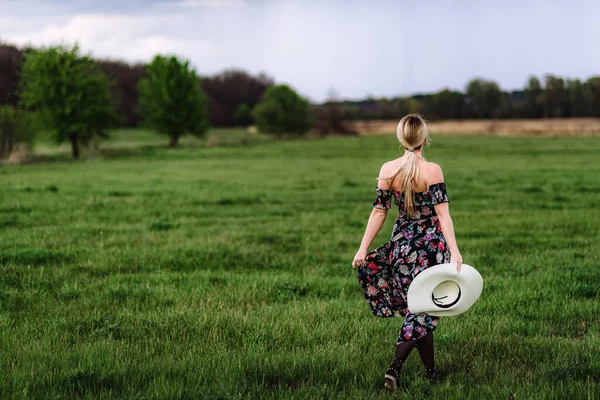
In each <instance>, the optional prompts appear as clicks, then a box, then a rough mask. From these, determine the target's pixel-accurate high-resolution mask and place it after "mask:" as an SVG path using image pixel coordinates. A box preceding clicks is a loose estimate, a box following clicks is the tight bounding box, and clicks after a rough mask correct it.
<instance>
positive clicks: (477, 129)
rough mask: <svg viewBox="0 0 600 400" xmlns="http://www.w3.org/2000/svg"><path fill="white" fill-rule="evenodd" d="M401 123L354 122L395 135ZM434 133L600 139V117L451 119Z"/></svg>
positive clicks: (363, 130) (366, 130) (434, 125)
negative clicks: (590, 137) (588, 137)
mask: <svg viewBox="0 0 600 400" xmlns="http://www.w3.org/2000/svg"><path fill="white" fill-rule="evenodd" d="M397 125H398V121H393V120H392V121H386V120H374V121H353V122H352V126H353V127H354V128H355V129H356V130H357V131H358V132H359V133H360V134H395V133H396V126H397ZM429 130H430V131H431V132H432V133H457V134H491V135H501V136H502V135H537V136H555V135H556V136H558V135H560V136H600V118H552V119H482V120H448V121H432V122H430V123H429Z"/></svg>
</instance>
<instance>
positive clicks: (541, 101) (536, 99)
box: [525, 76, 545, 118]
mask: <svg viewBox="0 0 600 400" xmlns="http://www.w3.org/2000/svg"><path fill="white" fill-rule="evenodd" d="M525 104H526V106H525V107H526V109H527V111H526V116H527V117H529V118H542V117H543V116H544V109H545V98H544V89H543V88H542V84H541V83H540V80H539V79H538V78H536V77H535V76H531V77H530V78H529V81H528V82H527V85H525Z"/></svg>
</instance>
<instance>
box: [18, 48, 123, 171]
mask: <svg viewBox="0 0 600 400" xmlns="http://www.w3.org/2000/svg"><path fill="white" fill-rule="evenodd" d="M24 57H25V61H24V63H23V67H22V72H21V74H22V78H21V79H22V80H21V84H22V89H21V99H22V101H23V104H24V105H25V106H26V107H28V108H32V109H34V110H36V111H37V112H38V113H39V116H40V119H41V121H43V123H44V125H45V126H46V127H47V128H48V129H50V130H52V131H53V133H54V139H55V140H56V142H57V143H63V142H65V141H67V140H68V141H69V142H70V143H71V152H72V155H73V158H75V159H77V158H79V146H80V145H84V146H86V145H88V144H89V143H91V141H92V140H94V139H97V138H106V137H107V136H108V135H107V133H106V129H107V128H109V127H111V126H113V125H114V124H115V122H116V116H115V104H114V101H113V97H112V95H111V92H110V88H111V82H110V80H109V79H108V78H107V77H106V75H104V74H103V73H101V72H100V71H99V70H98V69H97V67H96V64H95V63H94V62H93V61H92V59H91V58H89V57H88V56H80V55H79V48H78V46H77V45H74V46H73V47H71V48H69V47H65V46H54V47H48V48H42V49H40V50H30V51H27V52H25V54H24Z"/></svg>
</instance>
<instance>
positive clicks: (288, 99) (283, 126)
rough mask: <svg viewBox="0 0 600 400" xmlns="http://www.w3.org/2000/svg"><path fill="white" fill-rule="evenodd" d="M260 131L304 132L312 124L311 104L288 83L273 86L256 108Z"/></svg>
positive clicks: (255, 114)
mask: <svg viewBox="0 0 600 400" xmlns="http://www.w3.org/2000/svg"><path fill="white" fill-rule="evenodd" d="M253 115H254V119H255V120H256V127H257V128H258V130H259V131H261V132H265V133H274V134H286V133H289V134H304V133H306V132H308V130H309V129H310V127H311V124H312V118H311V113H310V104H309V103H308V100H306V99H304V98H303V97H301V96H300V95H298V94H297V93H296V92H295V91H294V90H293V89H292V88H290V87H289V86H287V85H276V86H271V87H270V88H268V89H267V91H266V92H265V95H264V97H263V98H262V100H261V102H260V103H259V104H258V105H257V106H256V108H255V109H254V113H253Z"/></svg>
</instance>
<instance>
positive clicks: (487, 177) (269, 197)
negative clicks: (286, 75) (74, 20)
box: [0, 131, 600, 399]
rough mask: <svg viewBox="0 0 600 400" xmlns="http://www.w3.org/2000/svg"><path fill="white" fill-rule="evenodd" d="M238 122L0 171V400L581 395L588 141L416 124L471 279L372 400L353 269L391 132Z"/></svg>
mask: <svg viewBox="0 0 600 400" xmlns="http://www.w3.org/2000/svg"><path fill="white" fill-rule="evenodd" d="M217 134H219V135H224V136H226V135H225V133H224V132H221V133H213V135H217ZM128 135H131V136H128ZM235 135H237V136H234V139H227V138H225V139H223V141H222V144H223V145H222V146H218V147H211V146H208V145H206V143H205V142H202V141H198V142H197V143H196V142H192V141H190V142H189V143H188V142H186V143H184V146H183V147H182V148H181V149H178V150H175V151H171V150H168V149H166V148H165V145H166V140H164V138H160V137H158V139H157V138H156V137H153V136H152V137H151V136H150V135H148V134H144V132H136V131H121V132H118V133H116V136H117V138H116V139H115V141H114V142H113V143H111V144H109V145H107V146H106V147H105V150H104V151H103V152H102V153H101V154H100V155H99V156H96V157H94V158H91V159H86V160H82V161H78V162H72V161H70V160H68V153H66V150H64V149H63V150H61V151H60V152H58V153H56V154H52V155H48V154H46V155H45V156H43V157H42V160H46V162H42V163H35V164H32V165H23V166H5V167H0V185H1V191H0V372H1V374H0V398H2V399H5V398H23V399H31V398H44V399H54V398H56V399H58V398H61V399H63V398H90V399H91V398H94V399H103V398H155V399H175V398H189V399H197V398H210V399H217V398H220V399H229V398H357V399H358V398H360V399H364V398H402V399H420V398H439V399H468V398H471V399H478V398H488V399H492V398H494V399H496V398H498V399H507V398H514V399H534V398H535V399H540V398H542V399H544V398H547V399H551V398H552V399H554V398H555V399H563V398H572V399H593V398H599V397H600V389H599V385H600V360H599V358H598V354H600V331H599V329H600V328H599V326H600V323H599V318H598V315H599V313H600V306H599V303H600V301H599V294H600V293H599V285H600V284H599V282H600V252H599V250H600V246H599V240H600V233H599V230H598V224H599V223H600V211H599V210H600V180H599V179H598V176H599V175H600V161H599V158H598V155H599V154H600V138H550V137H545V138H541V137H540V138H532V137H521V138H520V137H504V138H499V137H476V136H440V137H435V138H434V142H433V146H432V147H431V148H430V149H428V150H427V151H426V156H427V158H428V159H430V160H433V161H436V162H438V163H439V164H440V165H441V166H442V168H443V169H444V174H445V178H446V182H447V184H448V193H449V196H450V199H451V207H450V208H451V213H452V215H453V219H454V223H455V228H456V235H457V240H458V243H459V246H460V248H461V251H462V254H463V257H464V262H466V263H468V264H470V265H473V266H475V267H476V268H478V270H479V271H480V272H481V274H482V275H483V278H484V291H483V294H482V297H481V298H480V299H479V301H478V302H477V303H476V304H475V305H474V306H473V308H472V309H471V310H469V312H467V313H465V314H463V315H460V316H457V317H448V318H442V319H441V321H440V326H439V328H438V329H437V331H436V342H435V343H436V344H435V346H436V359H437V364H438V369H439V370H440V372H441V375H442V382H441V383H440V384H438V385H437V386H435V387H432V386H431V385H429V384H428V382H426V380H425V379H424V377H423V370H422V366H421V365H420V360H419V358H418V355H417V354H416V352H415V353H414V354H412V355H411V356H410V358H409V360H408V363H407V365H406V367H405V369H404V370H403V372H402V390H401V391H400V392H399V393H396V394H394V395H391V396H390V395H389V394H387V393H385V392H384V391H383V390H382V389H381V388H382V386H383V374H384V371H385V368H386V367H387V365H388V363H389V362H390V360H391V357H392V356H393V349H394V343H395V340H396V338H397V334H398V329H399V328H400V326H401V322H402V321H401V320H400V319H385V320H382V319H377V318H375V317H374V316H373V315H372V314H371V312H370V310H369V307H368V305H367V303H366V302H365V300H364V298H363V297H362V293H361V289H360V287H359V285H358V282H357V279H356V273H355V272H354V271H353V270H352V269H351V267H350V263H351V261H352V258H353V256H354V253H355V251H356V249H357V247H358V245H359V243H360V240H361V238H362V234H363V232H364V228H365V224H366V221H367V217H368V215H369V213H370V211H371V207H372V202H373V200H374V196H375V185H376V180H375V179H374V178H375V177H376V176H377V174H378V172H379V168H380V166H381V163H382V162H383V161H385V160H388V159H391V158H394V157H396V156H398V150H397V143H396V142H395V138H394V137H393V136H373V137H356V138H330V139H319V140H286V141H280V142H279V141H256V140H255V139H252V140H241V139H240V137H241V138H243V137H245V136H244V134H243V133H239V132H238V133H236V134H235ZM132 137H133V138H137V139H131V138H132ZM136 140H137V141H138V145H137V146H133V145H131V146H130V143H132V142H133V143H134V142H135V141H136ZM128 143H129V144H128ZM44 157H45V158H44ZM393 214H394V213H393V211H392V212H390V214H389V215H388V220H387V221H386V223H385V225H384V227H383V229H382V230H381V232H380V234H379V235H378V237H377V238H376V240H375V243H374V244H373V246H372V247H375V246H379V245H381V244H383V243H384V242H385V241H387V239H388V236H389V234H390V231H391V228H392V224H393V219H394V215H393Z"/></svg>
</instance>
